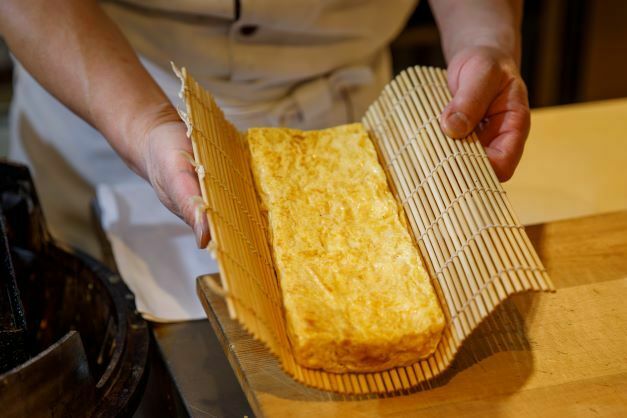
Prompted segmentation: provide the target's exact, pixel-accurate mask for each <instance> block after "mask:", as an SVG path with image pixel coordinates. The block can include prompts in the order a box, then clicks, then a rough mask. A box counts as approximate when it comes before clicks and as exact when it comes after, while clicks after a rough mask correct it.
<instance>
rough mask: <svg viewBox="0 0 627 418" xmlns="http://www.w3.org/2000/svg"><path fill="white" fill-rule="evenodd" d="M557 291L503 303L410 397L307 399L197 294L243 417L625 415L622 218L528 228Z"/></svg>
mask: <svg viewBox="0 0 627 418" xmlns="http://www.w3.org/2000/svg"><path fill="white" fill-rule="evenodd" d="M527 232H528V234H529V236H530V238H531V241H532V242H533V244H534V246H535V248H536V249H537V251H538V254H539V255H540V258H541V259H542V261H543V262H544V264H545V266H546V268H547V270H548V271H549V274H550V275H551V277H552V279H553V282H554V284H555V286H556V288H557V289H558V290H557V292H556V293H554V294H540V293H534V294H521V295H517V296H514V297H513V298H511V299H510V300H508V301H507V302H506V303H505V304H503V305H502V306H501V307H500V308H499V309H498V311H497V312H496V314H495V316H493V317H491V318H489V319H488V320H487V321H486V322H484V323H483V324H482V325H481V326H480V327H479V328H478V329H477V330H476V331H475V332H474V333H473V334H472V335H471V337H470V338H469V339H468V340H467V341H466V342H465V343H464V345H463V346H462V349H461V351H460V353H459V354H458V357H457V359H456V360H455V362H454V364H453V366H452V367H451V369H449V370H448V371H447V372H445V373H444V375H442V376H441V377H440V378H437V379H436V380H435V381H433V382H431V383H430V384H428V385H423V386H422V387H420V388H418V389H417V390H414V391H412V392H411V393H405V394H397V395H395V396H391V397H387V398H377V397H373V396H371V397H362V398H356V397H348V396H341V395H336V394H331V393H328V392H322V391H318V390H314V389H310V388H307V387H305V386H303V385H301V384H298V383H296V382H295V381H294V380H292V379H291V378H289V377H288V376H287V375H285V373H283V372H282V371H281V370H280V367H279V365H278V362H277V361H276V359H275V358H274V357H272V356H271V355H270V354H269V353H268V351H267V350H266V349H264V347H263V346H262V345H261V344H260V343H258V342H257V341H254V340H253V339H252V338H251V337H250V336H249V335H248V334H247V333H246V332H244V331H243V330H242V329H241V328H240V327H239V325H238V324H237V323H236V322H234V321H232V320H230V319H229V318H228V314H227V310H226V306H225V305H224V303H223V301H222V300H221V299H220V298H219V297H216V296H215V295H213V294H212V293H211V291H210V290H209V288H208V283H209V281H210V280H214V279H212V278H211V277H203V278H200V279H199V281H198V292H199V295H200V297H201V300H202V302H203V305H204V306H205V309H206V310H207V313H208V317H209V319H210V321H211V323H212V325H213V327H214V329H215V330H216V334H217V335H218V337H219V339H220V340H221V342H222V344H223V346H224V348H225V352H226V353H227V356H228V358H229V361H230V362H231V365H232V366H233V369H234V370H235V372H236V374H237V376H238V378H239V380H240V383H241V384H242V387H243V388H244V391H245V392H246V394H247V397H248V399H249V401H250V403H251V406H252V408H253V410H254V411H255V413H256V414H257V415H258V416H266V417H283V416H290V417H301V416H302V417H310V416H316V417H326V416H328V417H349V416H350V417H354V416H357V417H375V416H385V417H408V416H420V417H430V416H433V417H436V416H437V417H443V416H462V415H463V416H468V417H485V416H499V417H501V416H502V417H528V416H534V417H554V416H569V417H572V416H586V417H587V416H616V417H624V416H627V332H626V331H627V211H623V212H618V213H612V214H606V215H599V216H594V217H588V218H581V219H575V220H569V221H562V222H555V223H549V224H545V225H537V226H532V227H528V228H527Z"/></svg>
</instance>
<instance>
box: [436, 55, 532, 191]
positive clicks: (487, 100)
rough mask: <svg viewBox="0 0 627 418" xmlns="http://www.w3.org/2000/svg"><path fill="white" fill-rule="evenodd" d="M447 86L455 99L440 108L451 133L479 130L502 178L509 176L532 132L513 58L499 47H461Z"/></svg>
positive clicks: (458, 135) (522, 84)
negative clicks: (530, 131)
mask: <svg viewBox="0 0 627 418" xmlns="http://www.w3.org/2000/svg"><path fill="white" fill-rule="evenodd" d="M448 85H449V88H450V90H451V92H452V94H453V100H452V101H451V102H450V103H449V104H448V105H447V106H446V108H445V109H444V111H443V113H442V119H441V121H442V128H443V129H444V132H445V133H446V134H447V135H448V136H450V137H452V138H464V137H466V136H468V135H470V134H471V132H472V131H473V130H476V132H477V135H478V136H479V140H480V141H481V143H482V144H483V147H484V148H485V150H486V154H487V155H488V158H489V160H490V162H491V163H492V167H493V168H494V171H495V172H496V175H497V177H498V178H499V180H500V181H507V180H509V179H510V178H511V177H512V175H513V174H514V170H515V169H516V166H517V165H518V162H519V161H520V158H521V157H522V153H523V148H524V146H525V141H526V139H527V135H528V133H529V125H530V116H529V101H528V98H527V87H526V86H525V82H524V81H523V80H522V78H521V76H520V72H519V71H518V65H517V64H516V62H515V60H514V59H513V58H512V57H509V56H508V55H506V54H504V53H502V52H500V51H499V50H498V49H496V48H492V47H486V46H480V47H469V48H466V49H462V50H460V51H459V52H458V53H456V54H455V55H454V56H453V57H452V59H451V60H450V63H449V66H448Z"/></svg>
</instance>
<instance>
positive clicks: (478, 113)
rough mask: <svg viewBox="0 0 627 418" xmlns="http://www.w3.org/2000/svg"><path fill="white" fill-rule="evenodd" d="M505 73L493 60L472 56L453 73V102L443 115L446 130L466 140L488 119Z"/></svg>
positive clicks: (451, 83) (451, 80) (452, 135)
mask: <svg viewBox="0 0 627 418" xmlns="http://www.w3.org/2000/svg"><path fill="white" fill-rule="evenodd" d="M501 76H502V72H501V71H500V70H499V66H498V64H497V63H495V62H494V61H492V60H489V59H485V58H483V57H471V58H469V59H468V60H467V61H465V62H464V63H462V64H461V65H460V66H459V70H458V71H453V72H449V75H448V84H449V87H450V88H451V91H452V92H453V100H451V102H450V103H449V104H448V105H447V106H446V108H445V109H444V111H443V112H442V118H441V122H442V129H443V130H444V133H446V135H448V136H450V137H452V138H464V137H466V136H468V135H470V133H471V132H472V131H473V130H474V129H475V127H476V126H477V125H478V124H479V122H481V120H482V119H483V118H484V117H485V114H486V112H487V110H488V108H489V107H490V104H491V103H492V101H493V100H494V99H495V98H496V96H497V95H498V93H499V90H500V85H501V78H502V77H501Z"/></svg>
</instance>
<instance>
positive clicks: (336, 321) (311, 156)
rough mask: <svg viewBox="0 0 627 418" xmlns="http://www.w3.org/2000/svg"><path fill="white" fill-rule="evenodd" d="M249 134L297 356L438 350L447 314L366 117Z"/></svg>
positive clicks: (333, 358) (381, 356)
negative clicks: (318, 128) (317, 128)
mask: <svg viewBox="0 0 627 418" xmlns="http://www.w3.org/2000/svg"><path fill="white" fill-rule="evenodd" d="M246 138H247V143H248V148H249V151H250V157H251V168H252V172H253V177H254V180H255V187H256V189H257V193H258V195H259V199H260V202H261V206H262V210H263V212H264V215H265V219H266V220H267V226H268V232H269V240H270V244H271V248H272V255H273V258H274V266H275V270H276V274H277V278H278V281H279V284H280V288H281V294H282V297H283V307H284V314H285V319H286V324H287V333H288V337H289V340H290V343H291V345H292V349H293V352H294V355H295V358H296V360H297V361H298V363H299V364H301V365H302V366H304V367H308V368H312V369H323V370H325V371H329V372H349V371H350V372H373V371H381V370H385V369H389V368H392V367H397V366H405V365H409V364H412V363H414V362H416V361H417V360H419V359H421V358H424V357H426V356H428V355H430V354H431V353H433V351H434V350H435V348H436V346H437V344H438V341H439V339H440V335H441V333H442V329H443V328H444V325H445V318H444V315H443V313H442V310H441V308H440V305H439V303H438V299H437V297H436V294H435V291H434V289H433V286H432V284H431V281H430V278H429V274H428V273H427V271H426V270H425V268H424V266H423V262H422V259H421V256H420V253H419V251H418V248H417V247H416V245H415V243H414V242H413V240H412V237H411V235H410V233H409V231H408V228H407V225H406V222H405V218H404V215H403V213H402V208H401V207H400V205H399V204H398V202H397V201H396V199H395V198H394V196H393V194H392V192H391V190H390V187H389V185H388V182H387V179H386V175H385V172H384V170H383V168H382V167H381V164H380V163H379V160H378V158H377V153H376V150H375V148H374V145H373V143H372V141H371V140H370V138H369V136H368V133H367V132H366V131H365V129H364V127H363V126H362V125H361V124H358V123H357V124H350V125H344V126H339V127H335V128H330V129H325V130H321V131H299V130H294V129H286V128H253V129H250V130H248V132H247V134H246Z"/></svg>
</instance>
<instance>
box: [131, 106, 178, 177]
mask: <svg viewBox="0 0 627 418" xmlns="http://www.w3.org/2000/svg"><path fill="white" fill-rule="evenodd" d="M180 122H181V119H180V117H179V115H178V113H177V111H176V109H175V108H174V106H173V105H172V104H171V103H170V102H169V101H168V100H167V99H165V98H164V100H163V101H159V102H156V103H154V104H152V105H150V106H147V107H145V108H144V109H143V110H142V112H141V113H140V114H139V115H138V116H136V117H134V118H132V119H131V120H130V121H129V124H128V127H127V128H126V129H125V131H126V133H125V135H124V137H125V141H124V142H125V144H126V145H127V152H126V153H125V154H126V158H125V159H126V162H127V164H128V165H129V167H130V168H131V169H132V170H133V171H134V172H136V173H137V174H138V175H140V176H141V177H143V178H144V179H146V180H149V177H150V175H149V174H150V173H149V170H148V168H149V161H148V160H149V158H150V156H151V149H150V138H151V136H153V134H154V131H155V130H156V129H157V128H158V127H159V126H163V125H166V124H170V123H180Z"/></svg>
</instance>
